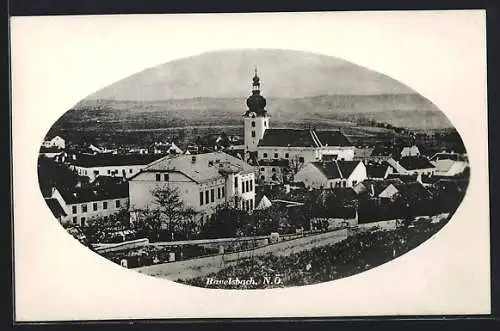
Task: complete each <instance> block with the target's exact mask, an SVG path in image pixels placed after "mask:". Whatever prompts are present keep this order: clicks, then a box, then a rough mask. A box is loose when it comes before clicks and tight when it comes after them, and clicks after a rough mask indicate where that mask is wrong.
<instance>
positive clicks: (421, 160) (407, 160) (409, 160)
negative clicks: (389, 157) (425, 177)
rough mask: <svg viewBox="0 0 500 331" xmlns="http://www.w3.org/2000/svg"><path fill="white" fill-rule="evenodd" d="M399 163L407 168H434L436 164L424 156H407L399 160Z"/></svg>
mask: <svg viewBox="0 0 500 331" xmlns="http://www.w3.org/2000/svg"><path fill="white" fill-rule="evenodd" d="M399 164H400V165H401V166H402V167H403V168H405V169H406V170H416V169H429V168H434V165H433V164H432V163H430V161H429V160H428V159H427V158H426V157H423V156H405V157H402V158H401V159H400V160H399Z"/></svg>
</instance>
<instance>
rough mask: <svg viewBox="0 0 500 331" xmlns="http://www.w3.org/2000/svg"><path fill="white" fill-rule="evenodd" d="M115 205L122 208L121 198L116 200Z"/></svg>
mask: <svg viewBox="0 0 500 331" xmlns="http://www.w3.org/2000/svg"><path fill="white" fill-rule="evenodd" d="M115 206H116V208H120V206H121V203H120V200H116V201H115Z"/></svg>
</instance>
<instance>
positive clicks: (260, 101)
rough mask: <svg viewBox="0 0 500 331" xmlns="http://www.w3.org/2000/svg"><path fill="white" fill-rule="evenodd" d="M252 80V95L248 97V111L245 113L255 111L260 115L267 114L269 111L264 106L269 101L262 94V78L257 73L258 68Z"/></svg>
mask: <svg viewBox="0 0 500 331" xmlns="http://www.w3.org/2000/svg"><path fill="white" fill-rule="evenodd" d="M252 80H253V83H252V95H251V96H249V97H248V98H247V106H248V111H247V112H246V113H245V115H248V114H249V113H251V112H254V113H256V114H257V115H258V116H265V115H266V113H267V111H266V110H265V109H264V108H265V107H266V103H267V102H266V98H264V97H263V96H262V95H260V78H259V76H258V75H257V69H255V76H254V77H253V79H252Z"/></svg>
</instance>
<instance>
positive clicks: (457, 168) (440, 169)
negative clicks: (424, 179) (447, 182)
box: [431, 159, 468, 177]
mask: <svg viewBox="0 0 500 331" xmlns="http://www.w3.org/2000/svg"><path fill="white" fill-rule="evenodd" d="M431 163H432V164H433V165H434V166H435V167H436V170H435V171H434V174H435V175H436V176H450V177H451V176H456V175H460V174H461V173H463V172H464V171H465V169H466V168H467V167H468V163H467V162H465V161H454V160H450V159H440V160H437V161H431Z"/></svg>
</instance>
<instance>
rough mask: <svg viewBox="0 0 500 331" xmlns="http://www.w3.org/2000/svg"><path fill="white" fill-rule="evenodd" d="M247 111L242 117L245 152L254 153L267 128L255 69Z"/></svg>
mask: <svg viewBox="0 0 500 331" xmlns="http://www.w3.org/2000/svg"><path fill="white" fill-rule="evenodd" d="M247 106H248V110H247V111H246V112H245V114H244V115H243V119H244V122H245V152H249V153H255V152H256V151H257V145H258V143H259V140H260V139H262V137H263V136H264V132H265V131H266V129H268V128H269V116H268V115H267V111H266V110H265V107H266V99H265V98H264V97H263V96H262V95H260V78H259V76H257V69H255V75H254V77H253V82H252V95H251V96H249V97H248V99H247Z"/></svg>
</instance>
